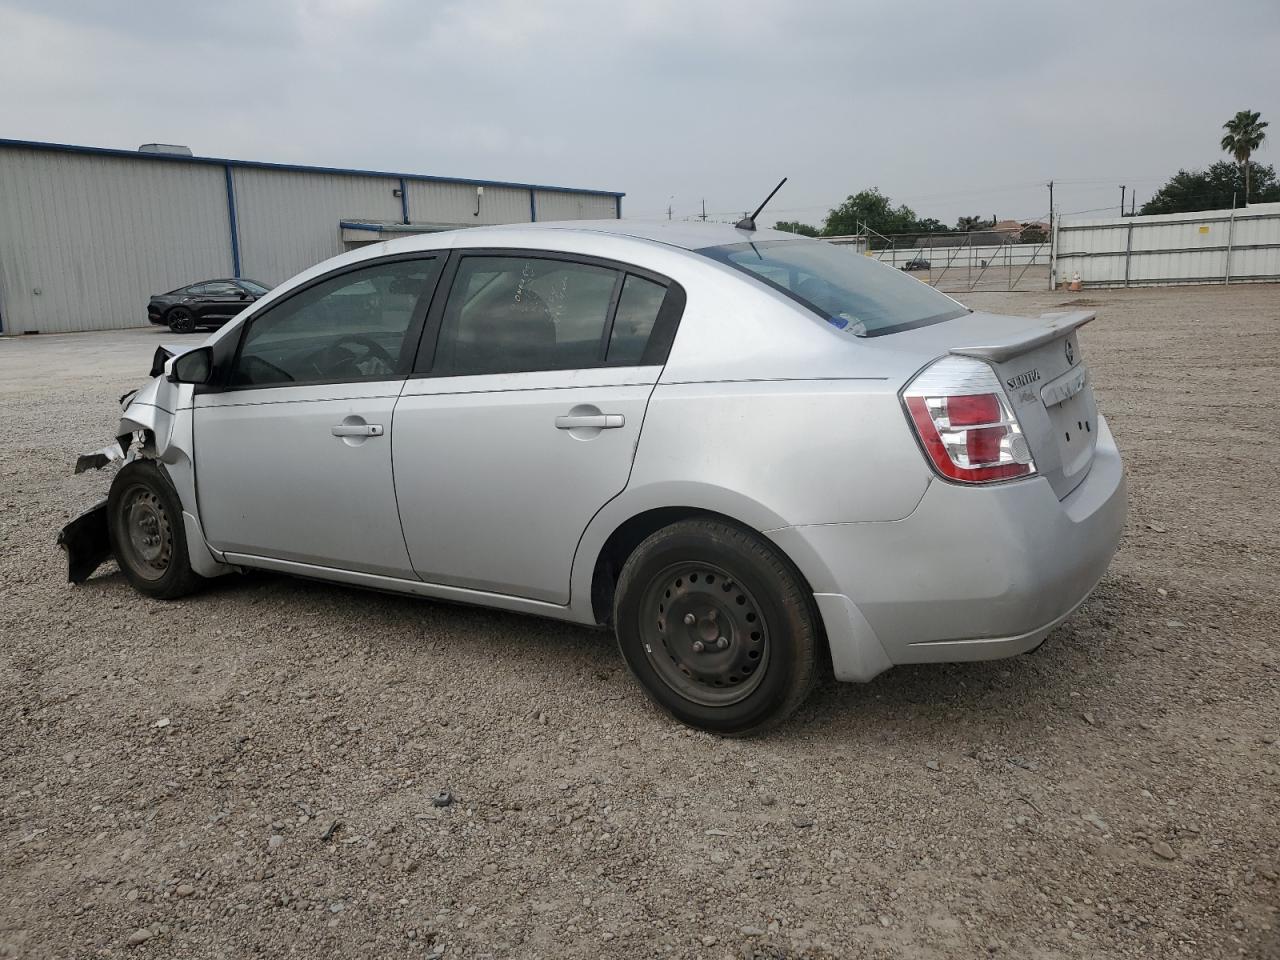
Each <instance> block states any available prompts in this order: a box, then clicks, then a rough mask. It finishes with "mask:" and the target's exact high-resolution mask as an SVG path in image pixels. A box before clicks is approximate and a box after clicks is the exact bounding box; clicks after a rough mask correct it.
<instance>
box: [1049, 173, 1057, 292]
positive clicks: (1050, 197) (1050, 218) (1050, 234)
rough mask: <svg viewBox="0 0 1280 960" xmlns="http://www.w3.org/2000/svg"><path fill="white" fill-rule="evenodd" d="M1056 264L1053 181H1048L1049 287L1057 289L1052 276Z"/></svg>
mask: <svg viewBox="0 0 1280 960" xmlns="http://www.w3.org/2000/svg"><path fill="white" fill-rule="evenodd" d="M1056 266H1057V264H1056V263H1055V261H1054V259H1053V181H1052V180H1050V181H1049V289H1050V290H1056V289H1058V284H1057V282H1056V280H1055V278H1054V276H1053V271H1054V268H1055V267H1056Z"/></svg>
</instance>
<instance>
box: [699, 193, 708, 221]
mask: <svg viewBox="0 0 1280 960" xmlns="http://www.w3.org/2000/svg"><path fill="white" fill-rule="evenodd" d="M698 219H699V220H701V221H702V222H703V223H706V222H707V198H706V197H703V198H702V216H700V217H699V218H698Z"/></svg>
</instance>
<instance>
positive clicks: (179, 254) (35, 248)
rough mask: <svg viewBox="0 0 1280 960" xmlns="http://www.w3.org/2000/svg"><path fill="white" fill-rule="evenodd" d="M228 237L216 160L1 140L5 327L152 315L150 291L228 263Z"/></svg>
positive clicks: (221, 270)
mask: <svg viewBox="0 0 1280 960" xmlns="http://www.w3.org/2000/svg"><path fill="white" fill-rule="evenodd" d="M229 237H230V233H229V228H228V215H227V195H226V184H225V180H224V178H223V173H222V169H221V168H220V167H200V166H196V165H194V164H178V163H162V162H157V161H151V162H147V163H137V162H134V161H130V160H127V159H122V158H115V157H102V156H92V155H82V154H74V153H51V152H47V151H38V150H20V149H5V150H0V316H3V321H4V332H5V333H25V332H30V331H36V330H38V331H40V332H41V333H66V332H70V331H75V330H100V329H105V328H113V327H131V326H138V325H139V324H145V323H146V321H147V316H146V305H147V304H146V301H147V297H148V296H149V295H150V294H152V293H159V292H163V291H166V290H172V289H173V288H174V287H179V286H182V285H183V284H185V283H190V282H192V281H194V280H203V279H206V278H209V277H224V276H229V275H230V274H231V245H230V240H229ZM37 289H39V290H40V293H39V294H36V293H35V292H34V291H35V290H37Z"/></svg>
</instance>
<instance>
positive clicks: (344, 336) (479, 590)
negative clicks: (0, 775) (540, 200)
mask: <svg viewBox="0 0 1280 960" xmlns="http://www.w3.org/2000/svg"><path fill="white" fill-rule="evenodd" d="M1092 317H1093V315H1092V314H1091V313H1084V312H1077V313H1063V314H1049V315H1046V316H1043V317H1040V318H1038V319H1027V318H1015V317H1005V316H995V315H992V314H987V313H980V312H974V311H971V310H968V309H966V308H965V307H964V306H962V305H961V304H959V303H957V302H956V301H955V300H952V299H951V298H950V297H947V296H945V295H943V294H941V293H939V292H938V291H936V290H934V289H933V288H931V287H930V286H928V285H927V284H924V283H921V282H919V281H918V280H916V279H914V278H913V277H910V276H907V275H905V274H903V273H902V272H901V271H898V270H894V269H892V268H891V267H889V266H886V265H883V264H880V263H878V262H876V261H875V260H874V259H871V258H868V257H864V256H859V255H857V254H855V253H853V252H851V251H850V250H848V249H844V248H840V247H836V246H831V245H828V244H824V243H821V242H819V241H815V240H808V239H804V238H798V237H795V236H793V235H791V234H785V233H775V232H772V231H767V230H749V229H742V228H739V227H730V226H717V225H687V224H679V223H662V224H636V223H632V222H625V221H608V222H601V223H580V222H579V223H566V224H545V225H543V224H539V225H520V226H509V227H493V228H481V229H472V230H465V231H458V232H453V233H442V234H434V235H428V236H421V237H414V238H408V239H404V240H398V241H394V242H391V243H383V244H377V245H374V246H370V247H367V248H364V249H362V250H359V251H355V252H351V253H348V254H344V255H343V256H340V257H337V258H335V259H333V260H330V261H327V262H325V263H322V264H320V265H318V266H316V267H313V268H312V269H310V270H307V271H306V272H304V273H302V274H300V275H299V276H297V277H295V278H294V279H293V280H291V281H289V282H287V283H284V284H282V285H280V286H279V287H276V288H275V289H274V290H272V291H271V292H270V293H269V294H267V295H266V296H264V297H263V298H262V299H261V300H259V301H258V302H257V303H255V304H253V305H252V306H251V307H249V308H248V309H247V310H245V311H244V312H243V313H241V314H240V315H239V316H238V317H236V318H235V319H234V320H233V321H231V322H230V323H228V324H227V325H226V326H224V327H223V328H222V329H220V330H219V331H218V332H217V333H215V334H214V335H213V336H212V337H210V338H209V340H208V341H207V342H206V343H205V344H203V345H201V346H196V347H194V348H193V347H186V346H184V347H181V348H175V349H173V350H168V349H165V348H161V349H160V350H159V351H158V353H157V357H156V360H155V362H154V363H153V368H152V379H151V380H150V381H149V382H147V383H146V384H145V385H144V386H142V387H141V388H140V389H139V390H138V391H137V392H136V393H134V394H133V395H132V396H131V397H129V398H127V400H126V401H125V404H124V414H123V419H122V420H121V422H120V426H119V429H118V431H117V440H116V441H115V442H113V443H112V444H110V445H108V446H107V447H105V448H103V449H102V450H100V451H97V452H96V453H93V454H88V455H86V456H83V457H81V460H80V463H79V465H78V469H87V468H89V467H97V466H103V465H106V464H108V463H111V462H113V461H118V462H121V463H122V466H121V467H120V469H119V470H118V472H116V474H115V477H114V479H113V481H112V484H111V488H110V493H109V495H108V497H107V499H106V501H105V502H104V503H103V504H100V505H99V506H98V507H97V508H95V509H94V510H92V511H90V512H88V513H87V514H85V515H83V516H82V517H80V518H78V519H77V520H75V521H73V522H72V523H71V524H69V525H68V526H67V528H65V529H64V530H63V532H62V535H61V537H60V541H61V542H62V543H63V544H64V546H65V547H66V549H67V551H68V555H69V559H70V575H71V578H72V579H73V580H77V581H78V580H83V579H84V578H86V577H88V576H89V575H90V574H91V573H92V572H93V570H94V569H95V568H96V567H97V566H98V565H99V564H100V563H101V562H103V561H104V560H105V559H107V558H108V557H109V556H111V555H114V557H115V558H116V560H117V562H118V563H119V565H120V568H121V570H122V571H123V572H124V575H125V576H126V577H127V578H128V579H129V581H130V582H131V583H132V584H133V586H135V587H136V588H137V589H138V590H140V591H142V592H143V593H145V594H148V595H150V596H153V597H161V598H166V599H173V598H177V597H181V596H183V595H185V594H187V593H190V592H191V591H192V590H195V589H197V588H198V587H199V586H200V584H201V582H202V581H203V580H204V579H206V578H209V577H216V576H219V575H222V574H226V573H230V572H232V571H239V570H246V569H264V570H274V571H280V572H284V573H290V574H296V575H298V576H303V577H310V578H315V579H321V580H328V581H333V582H335V583H342V584H349V585H353V586H360V587H367V588H371V589H375V590H383V591H390V592H396V593H405V594H414V595H417V596H422V597H430V598H435V599H439V600H452V601H460V602H465V603H474V604H482V605H485V606H490V607H500V608H503V609H506V610H515V611H520V612H523V613H530V614H537V615H540V616H545V617H555V618H558V619H562V620H567V621H571V622H574V623H581V624H596V625H611V626H612V628H613V630H614V631H615V632H616V635H617V639H618V646H619V648H620V650H621V652H622V656H623V658H624V659H625V660H626V662H627V664H628V666H629V667H630V668H631V670H632V672H633V673H634V674H635V676H636V677H637V678H638V679H639V681H640V682H641V684H642V685H643V686H644V688H645V689H646V690H647V691H648V693H649V695H650V696H651V697H652V698H653V699H654V700H655V701H656V702H657V703H658V704H659V705H660V706H662V707H663V708H664V709H666V710H667V711H668V712H670V713H671V714H672V715H673V716H675V717H676V718H678V719H679V720H681V721H683V722H685V723H688V724H691V725H695V726H698V727H702V728H705V729H708V730H713V731H716V732H719V733H723V734H745V733H750V732H753V731H758V730H761V729H763V728H766V727H768V726H770V725H772V724H774V723H776V722H778V721H779V720H780V719H782V718H783V717H785V716H786V715H787V714H788V713H790V712H791V711H792V710H794V709H795V708H796V707H797V705H799V704H800V703H801V701H803V700H804V698H805V696H806V695H807V694H808V693H809V691H810V689H811V688H812V686H813V684H814V680H815V677H816V676H817V675H818V672H819V669H820V664H821V662H822V661H824V660H826V661H829V662H830V663H831V664H832V667H833V669H834V672H835V675H836V677H838V678H839V679H841V680H851V681H866V680H870V679H871V678H872V677H874V676H876V675H877V674H879V673H880V672H881V671H883V670H886V669H888V668H889V667H891V666H893V665H894V664H901V663H921V662H938V661H954V660H977V659H987V658H995V657H1004V656H1009V655H1012V654H1018V653H1022V652H1024V651H1027V650H1030V649H1032V648H1034V647H1036V646H1037V645H1039V644H1040V642H1041V641H1042V640H1043V639H1044V638H1045V636H1046V635H1047V634H1048V633H1049V632H1050V631H1051V630H1052V629H1053V628H1054V627H1055V626H1056V625H1057V624H1058V623H1060V622H1061V621H1062V620H1063V619H1064V618H1066V617H1067V616H1069V615H1070V614H1071V612H1072V611H1073V610H1074V609H1075V608H1076V607H1077V606H1079V605H1080V603H1081V602H1083V600H1084V599H1085V597H1087V596H1088V594H1089V592H1090V591H1091V590H1092V589H1093V587H1094V585H1095V584H1096V583H1097V582H1098V580H1099V579H1100V578H1101V577H1102V575H1103V573H1104V572H1105V571H1106V569H1107V565H1108V563H1109V562H1110V560H1111V557H1112V555H1113V553H1114V552H1115V549H1116V545H1117V542H1118V540H1119V537H1120V532H1121V527H1122V525H1123V522H1124V513H1125V484H1124V474H1123V468H1122V466H1121V462H1120V454H1119V453H1118V451H1117V450H1116V446H1115V443H1114V442H1113V440H1112V437H1111V433H1110V431H1109V430H1108V429H1107V423H1106V421H1105V420H1104V419H1103V417H1102V416H1101V415H1100V414H1099V413H1098V410H1097V408H1096V406H1095V403H1094V397H1093V391H1092V388H1091V385H1090V379H1089V370H1088V367H1087V366H1086V365H1085V363H1084V360H1083V354H1082V350H1081V346H1080V341H1079V331H1080V327H1081V326H1083V325H1084V324H1085V323H1087V322H1088V321H1089V320H1090V319H1092Z"/></svg>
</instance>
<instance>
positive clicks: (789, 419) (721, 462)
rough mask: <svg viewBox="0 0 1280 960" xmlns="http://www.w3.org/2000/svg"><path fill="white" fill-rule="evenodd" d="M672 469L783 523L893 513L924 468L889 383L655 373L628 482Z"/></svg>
mask: <svg viewBox="0 0 1280 960" xmlns="http://www.w3.org/2000/svg"><path fill="white" fill-rule="evenodd" d="M673 477H679V478H680V479H681V480H685V481H688V482H691V483H703V484H705V485H707V486H716V487H728V488H732V489H734V490H738V491H741V492H742V493H743V494H744V495H745V496H747V497H748V498H749V499H751V500H754V501H756V502H759V503H762V504H767V505H768V507H769V510H770V512H771V513H772V514H773V515H775V516H777V517H779V518H780V522H779V523H775V524H774V526H783V525H793V524H802V523H847V522H853V521H866V520H897V519H899V518H901V517H905V516H906V515H907V514H908V513H910V512H911V511H912V510H913V509H914V508H915V505H916V504H917V503H919V502H920V498H921V497H922V496H923V495H924V491H925V487H926V486H928V484H929V481H930V478H931V474H930V472H929V468H928V466H927V464H926V463H925V461H924V458H923V457H922V456H921V454H920V450H919V448H918V447H917V445H916V442H915V439H914V438H913V437H912V434H911V431H910V428H909V427H908V425H907V422H906V418H905V417H904V415H903V413H902V408H901V406H900V404H899V402H898V398H897V396H896V394H895V392H894V387H892V386H890V385H888V384H886V383H885V382H884V381H881V380H871V379H867V380H819V381H787V382H766V383H760V382H749V383H740V382H730V383H687V384H667V383H659V385H658V386H657V388H656V389H655V390H654V393H653V397H652V399H651V400H650V401H649V412H648V414H647V416H646V418H645V426H644V432H643V433H642V434H641V437H640V446H639V448H638V450H637V451H636V462H635V466H634V468H633V470H632V475H631V484H630V486H631V487H633V488H642V487H645V486H647V485H649V484H654V483H660V482H663V481H665V480H667V479H668V478H673ZM673 505H679V504H673Z"/></svg>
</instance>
